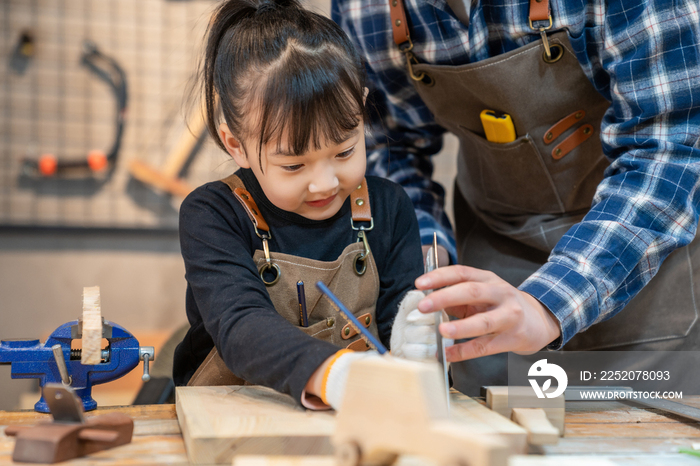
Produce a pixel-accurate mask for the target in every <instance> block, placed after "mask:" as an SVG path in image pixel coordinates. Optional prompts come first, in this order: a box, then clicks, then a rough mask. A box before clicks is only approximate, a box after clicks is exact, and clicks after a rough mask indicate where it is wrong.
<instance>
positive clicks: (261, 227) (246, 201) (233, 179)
mask: <svg viewBox="0 0 700 466" xmlns="http://www.w3.org/2000/svg"><path fill="white" fill-rule="evenodd" d="M221 181H223V182H224V183H226V184H227V185H228V187H229V188H231V192H233V195H234V196H236V199H238V202H240V203H241V205H242V206H243V208H244V209H245V211H246V213H247V214H248V217H249V218H250V220H251V221H252V222H253V226H255V231H256V233H258V236H260V233H259V231H263V232H265V234H266V235H267V237H270V227H269V226H268V225H267V222H266V221H265V219H264V218H263V217H262V215H261V214H260V209H258V206H257V204H256V203H255V201H254V200H253V196H251V195H250V193H249V192H248V191H246V189H245V185H244V184H243V181H242V180H241V179H240V178H239V177H238V175H236V174H233V175H231V176H229V177H227V178H224V179H223V180H221Z"/></svg>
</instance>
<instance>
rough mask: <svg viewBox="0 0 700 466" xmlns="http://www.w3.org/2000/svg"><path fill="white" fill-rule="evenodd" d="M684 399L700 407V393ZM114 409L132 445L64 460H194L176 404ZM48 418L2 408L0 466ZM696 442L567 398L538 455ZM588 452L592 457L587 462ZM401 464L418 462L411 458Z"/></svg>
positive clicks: (659, 421)
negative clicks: (17, 440)
mask: <svg viewBox="0 0 700 466" xmlns="http://www.w3.org/2000/svg"><path fill="white" fill-rule="evenodd" d="M683 402H684V403H685V404H688V405H692V406H696V407H700V398H699V397H695V398H692V399H685V400H683ZM110 411H119V412H123V413H125V414H128V415H129V416H131V417H132V418H133V419H134V425H135V427H134V438H133V441H132V443H130V444H129V445H124V446H121V447H118V448H115V449H112V450H107V451H103V452H99V453H96V454H93V455H90V456H88V457H85V458H80V459H76V460H73V461H70V462H68V463H61V464H71V465H72V464H76V465H84V464H96V463H99V464H100V465H105V466H108V465H117V464H118V465H127V464H128V465H142V464H172V465H178V464H188V461H187V454H186V452H185V447H184V444H183V440H182V435H181V434H180V427H179V425H178V422H177V418H176V415H175V405H152V406H122V407H110V408H100V409H98V410H96V411H92V412H90V413H87V416H92V415H95V414H104V413H107V412H110ZM48 419H50V417H49V415H46V414H39V413H35V412H33V411H0V432H2V434H0V464H15V463H13V462H12V460H11V458H12V449H13V446H14V439H12V438H11V437H10V438H8V437H6V436H5V435H4V427H5V426H7V425H12V424H20V425H31V424H34V423H36V422H39V421H41V420H48ZM693 443H700V423H697V422H687V421H684V420H683V419H682V418H679V417H677V416H673V415H664V414H660V413H659V412H658V411H657V410H652V409H641V408H636V407H631V406H627V405H625V404H622V403H617V402H596V401H589V402H567V404H566V434H565V437H564V438H562V439H560V441H559V444H558V445H554V446H546V447H543V448H542V449H541V450H539V451H533V452H532V453H535V454H536V453H539V454H544V455H546V458H547V460H546V461H542V462H541V464H547V465H549V464H556V465H558V466H567V464H570V465H580V464H586V463H587V464H595V461H596V460H602V459H603V458H606V459H608V460H610V461H611V462H612V464H619V465H658V464H663V465H670V466H680V465H695V466H698V465H700V458H696V457H693V456H690V455H681V454H678V453H677V452H678V449H679V448H682V447H685V448H692V444H693ZM582 456H586V457H587V458H585V459H584V462H581V460H582V458H581V457H582ZM535 459H537V458H536V457H530V458H523V457H519V458H515V459H514V460H513V461H512V462H511V463H512V464H513V465H518V466H519V465H525V464H527V465H528V466H531V465H534V464H535V463H531V461H533V460H535ZM585 460H589V461H585ZM550 461H555V462H550ZM400 463H404V465H405V466H408V465H409V464H410V465H413V464H416V462H415V461H409V460H407V461H401V462H400ZM420 463H422V464H426V463H423V462H422V461H421V462H420Z"/></svg>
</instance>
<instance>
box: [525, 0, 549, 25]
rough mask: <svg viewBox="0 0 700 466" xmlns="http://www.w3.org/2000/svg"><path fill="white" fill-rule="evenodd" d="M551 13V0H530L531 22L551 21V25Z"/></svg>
mask: <svg viewBox="0 0 700 466" xmlns="http://www.w3.org/2000/svg"><path fill="white" fill-rule="evenodd" d="M551 18H552V17H551V14H550V12H549V0H530V23H531V24H534V23H535V22H536V21H549V22H550V26H551V21H552V19H551Z"/></svg>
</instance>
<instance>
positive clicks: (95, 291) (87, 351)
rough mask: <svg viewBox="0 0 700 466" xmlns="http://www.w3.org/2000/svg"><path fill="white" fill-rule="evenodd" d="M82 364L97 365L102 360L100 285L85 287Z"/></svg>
mask: <svg viewBox="0 0 700 466" xmlns="http://www.w3.org/2000/svg"><path fill="white" fill-rule="evenodd" d="M81 341H82V350H81V353H80V362H81V364H88V365H95V364H99V363H100V362H101V361H102V311H101V310H100V287H99V286H86V287H84V288H83V327H82V337H81Z"/></svg>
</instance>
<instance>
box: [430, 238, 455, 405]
mask: <svg viewBox="0 0 700 466" xmlns="http://www.w3.org/2000/svg"><path fill="white" fill-rule="evenodd" d="M437 268H438V249H437V233H436V232H433V245H432V246H431V248H430V249H428V254H427V255H426V257H425V273H428V272H431V271H433V270H435V269H437ZM432 292H433V290H426V292H425V294H426V295H427V294H429V293H432ZM442 322H443V315H442V310H440V311H436V312H435V341H436V343H437V360H438V363H439V364H440V369H441V374H440V376H441V378H442V380H443V383H444V385H445V401H446V402H447V409H448V410H449V409H450V380H449V375H448V366H447V357H446V355H445V340H444V339H443V338H442V334H441V333H440V324H441V323H442Z"/></svg>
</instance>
